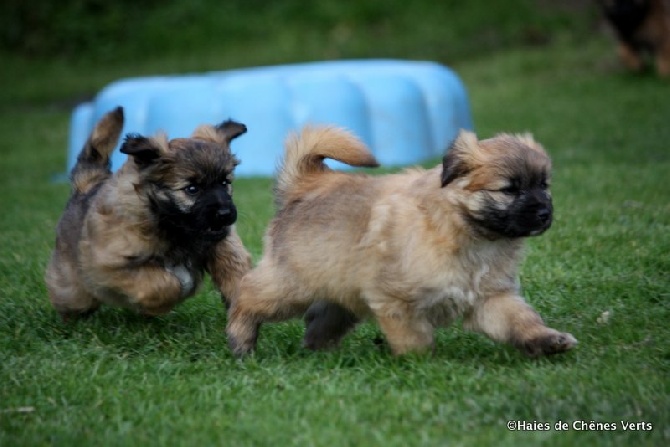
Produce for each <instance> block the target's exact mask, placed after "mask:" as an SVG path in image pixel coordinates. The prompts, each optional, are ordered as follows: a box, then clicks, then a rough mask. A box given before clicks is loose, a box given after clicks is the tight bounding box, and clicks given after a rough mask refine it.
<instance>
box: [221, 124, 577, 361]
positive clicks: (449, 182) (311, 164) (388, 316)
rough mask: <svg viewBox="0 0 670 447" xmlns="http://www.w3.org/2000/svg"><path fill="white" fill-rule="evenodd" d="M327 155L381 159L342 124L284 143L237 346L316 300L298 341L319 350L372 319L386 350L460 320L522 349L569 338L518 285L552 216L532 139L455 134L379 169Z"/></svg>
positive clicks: (545, 166)
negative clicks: (529, 243) (445, 144)
mask: <svg viewBox="0 0 670 447" xmlns="http://www.w3.org/2000/svg"><path fill="white" fill-rule="evenodd" d="M324 158H332V159H335V160H338V161H341V162H344V163H347V164H349V165H352V166H376V165H377V162H376V160H375V158H374V157H373V155H372V154H371V153H370V152H369V151H368V150H367V148H366V147H365V145H364V144H363V143H361V142H360V141H359V140H358V139H357V138H355V137H354V136H353V135H351V134H349V133H348V132H346V131H343V130H340V129H336V128H331V127H324V128H306V129H305V130H303V132H302V134H301V135H299V136H296V135H294V136H292V137H291V138H290V139H289V140H288V142H287V145H286V153H285V158H284V161H283V164H282V165H281V167H280V169H279V173H278V180H277V185H276V191H275V195H276V200H277V206H278V211H277V213H276V216H275V217H274V219H273V220H272V221H271V223H270V225H269V227H268V230H267V233H266V236H265V245H264V254H263V258H262V259H261V261H260V263H259V264H258V266H257V267H256V268H255V269H254V270H252V271H251V272H249V273H248V274H247V275H246V276H245V277H244V278H243V279H242V283H241V286H240V294H239V296H238V297H237V299H235V300H233V302H232V305H231V308H230V312H229V318H228V325H227V334H228V339H229V344H230V347H231V349H232V351H233V352H234V353H235V354H237V355H242V354H246V353H248V352H249V351H251V350H252V349H253V348H254V347H255V345H256V341H257V336H258V331H259V327H260V325H261V324H262V323H264V322H270V321H281V320H285V319H288V318H292V317H296V316H300V315H303V314H304V313H305V311H306V310H307V309H308V308H309V307H310V305H312V304H313V303H315V302H317V300H319V301H318V302H317V304H315V305H314V307H312V308H311V309H310V310H309V312H308V329H307V338H306V344H307V345H308V346H311V347H316V348H319V347H325V346H328V345H330V344H333V343H337V341H339V339H340V338H341V337H342V336H343V335H344V334H345V333H346V332H347V331H348V330H349V329H351V327H352V326H353V325H354V324H355V322H356V321H357V319H360V318H365V317H369V316H372V317H374V318H375V319H376V320H377V322H378V323H379V325H380V327H381V329H382V331H383V333H384V335H385V337H386V339H387V341H388V343H389V345H390V347H391V349H392V351H393V352H394V353H395V354H404V353H407V352H413V351H424V350H429V349H431V347H432V345H433V332H434V329H435V328H436V327H440V326H447V325H449V324H450V323H451V322H453V321H454V320H455V319H456V318H459V317H462V318H463V320H464V325H465V327H466V328H469V329H472V330H475V331H479V332H482V333H484V334H486V335H488V336H489V337H491V338H492V339H494V340H496V341H500V342H505V343H510V344H512V345H514V346H516V347H517V348H519V349H520V350H521V351H523V352H525V353H526V354H528V355H530V356H538V355H543V354H555V353H560V352H564V351H567V350H569V349H571V348H572V347H573V346H575V344H576V343H577V341H576V340H575V338H574V337H573V336H572V335H570V334H568V333H564V332H559V331H557V330H554V329H551V328H549V327H547V326H546V325H545V324H544V322H543V321H542V318H540V316H539V315H538V314H537V313H536V312H535V311H534V310H533V309H532V308H531V307H530V306H529V305H528V304H527V303H526V302H525V301H524V299H523V298H522V297H521V295H520V292H519V283H518V269H519V262H520V259H521V255H522V247H523V242H524V239H525V238H526V237H529V236H536V235H540V234H542V233H543V232H544V231H546V230H547V229H548V228H549V227H550V225H551V222H552V202H551V196H550V193H549V180H550V175H551V163H550V160H549V158H548V156H547V154H546V153H545V151H544V149H543V148H542V147H541V146H540V145H539V144H538V143H536V142H535V141H534V140H533V139H532V137H531V136H529V135H521V136H515V135H506V134H503V135H498V136H496V137H495V138H492V139H488V140H482V141H478V139H477V137H476V136H475V135H474V134H473V133H470V132H465V131H463V132H461V134H460V135H459V136H458V138H457V139H456V141H455V142H454V144H453V146H452V148H451V149H450V150H449V151H448V153H447V154H446V156H445V157H444V160H443V163H442V165H441V166H437V167H435V168H433V169H430V170H423V169H412V170H408V171H405V172H402V173H399V174H392V175H384V176H368V175H363V174H348V173H343V172H338V171H332V170H330V169H328V168H327V167H326V166H325V165H324V164H323V159H324Z"/></svg>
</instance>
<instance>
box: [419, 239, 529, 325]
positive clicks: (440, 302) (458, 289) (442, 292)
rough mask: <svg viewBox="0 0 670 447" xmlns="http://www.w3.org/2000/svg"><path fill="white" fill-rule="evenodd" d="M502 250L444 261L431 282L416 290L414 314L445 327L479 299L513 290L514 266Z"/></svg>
mask: <svg viewBox="0 0 670 447" xmlns="http://www.w3.org/2000/svg"><path fill="white" fill-rule="evenodd" d="M505 248H506V247H496V246H490V247H485V248H482V249H480V250H479V251H477V252H476V253H468V254H461V256H457V257H455V258H452V259H445V262H444V264H443V265H442V268H441V269H440V268H439V266H438V269H439V271H438V269H436V271H435V272H434V274H433V277H432V280H431V279H427V280H426V282H425V283H424V285H423V286H421V287H419V288H418V290H417V291H416V295H415V299H416V301H415V309H416V311H417V312H418V313H421V314H423V315H424V316H425V317H426V318H427V319H428V320H429V321H430V322H431V323H432V324H433V325H435V326H446V325H448V324H450V323H451V322H452V321H453V320H454V319H456V318H458V317H461V316H463V315H466V314H467V313H468V312H469V311H470V310H471V309H472V308H473V307H474V306H475V305H476V304H477V302H478V301H479V300H481V299H483V298H485V297H487V296H491V295H494V294H496V293H506V292H509V291H516V290H517V289H518V281H517V277H516V268H515V266H516V263H515V262H513V263H510V261H511V259H509V258H510V255H511V254H512V253H510V252H508V250H506V249H505ZM465 251H467V250H465Z"/></svg>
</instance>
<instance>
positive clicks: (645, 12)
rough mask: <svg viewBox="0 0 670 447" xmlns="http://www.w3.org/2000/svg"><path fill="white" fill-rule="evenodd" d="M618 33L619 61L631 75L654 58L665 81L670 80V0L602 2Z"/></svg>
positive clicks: (610, 22) (617, 0)
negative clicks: (631, 72)
mask: <svg viewBox="0 0 670 447" xmlns="http://www.w3.org/2000/svg"><path fill="white" fill-rule="evenodd" d="M598 2H599V3H600V7H601V9H602V11H603V14H604V15H605V18H606V19H607V21H608V22H609V24H610V25H611V26H612V28H613V29H614V31H615V32H616V37H617V40H618V43H619V45H618V52H619V57H620V59H621V61H622V62H623V64H624V65H625V66H626V68H628V69H629V70H631V71H636V72H639V71H642V70H643V69H644V68H645V67H646V66H647V65H648V62H650V61H648V60H647V59H648V58H650V59H652V60H653V62H654V63H655V65H656V71H657V72H658V74H659V75H660V76H661V77H666V78H667V77H669V76H670V0H599V1H598Z"/></svg>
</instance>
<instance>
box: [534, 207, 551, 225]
mask: <svg viewBox="0 0 670 447" xmlns="http://www.w3.org/2000/svg"><path fill="white" fill-rule="evenodd" d="M550 217H551V210H550V209H549V208H541V209H540V210H539V211H538V212H537V218H538V219H539V220H540V221H541V222H542V223H544V222H546V221H548V220H549V218H550Z"/></svg>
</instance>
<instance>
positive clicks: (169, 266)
mask: <svg viewBox="0 0 670 447" xmlns="http://www.w3.org/2000/svg"><path fill="white" fill-rule="evenodd" d="M123 122H124V118H123V109H122V108H120V107H119V108H116V109H115V110H113V111H111V112H109V113H107V114H106V115H105V116H103V117H102V118H101V119H100V121H99V122H98V123H97V124H96V126H95V128H94V129H93V131H92V133H91V135H90V137H89V138H88V141H87V142H86V143H85V145H84V148H83V149H82V151H81V153H80V154H79V157H78V159H77V163H76V165H75V166H74V168H73V170H72V172H71V182H72V193H71V196H70V199H69V201H68V203H67V206H66V208H65V212H64V213H63V215H62V217H61V219H60V221H59V223H58V228H57V230H56V246H55V249H54V251H53V254H52V257H51V260H50V262H49V265H48V267H47V270H46V284H47V288H48V291H49V298H50V300H51V303H52V304H53V306H54V308H55V309H56V311H57V312H58V313H59V314H60V315H61V317H62V318H63V320H69V319H72V318H74V317H77V316H81V315H85V314H89V313H91V312H93V311H95V310H96V309H97V308H98V307H99V306H100V305H101V304H108V305H112V306H121V307H126V308H130V309H133V310H136V311H138V312H140V313H142V314H144V315H149V316H154V315H161V314H165V313H167V312H169V311H170V310H171V309H172V308H173V307H174V306H175V305H177V304H178V303H180V302H181V301H183V300H184V299H186V298H188V297H190V296H192V295H193V294H194V293H195V291H196V289H197V287H198V285H199V284H200V283H201V281H202V278H203V275H204V273H205V272H209V273H210V274H211V277H212V279H213V282H214V283H215V284H216V285H217V286H218V288H219V289H220V291H221V293H222V297H223V298H225V299H227V300H230V299H233V298H234V297H235V296H236V295H237V293H238V285H239V282H240V279H241V278H242V276H243V275H244V274H245V273H246V272H247V271H248V270H249V269H250V268H251V258H250V256H249V254H248V252H247V251H246V249H245V248H244V246H243V244H242V241H241V240H240V238H239V237H238V235H237V233H236V232H235V227H234V225H233V224H234V223H235V220H236V218H237V210H236V208H235V205H234V203H233V200H232V186H231V182H232V180H233V170H234V168H235V166H236V165H237V164H238V163H239V162H238V160H237V159H236V158H235V156H234V155H233V154H232V153H231V152H230V146H229V145H230V142H231V140H233V139H234V138H236V137H238V136H240V135H242V134H243V133H245V132H246V127H245V126H244V125H243V124H240V123H236V122H234V121H230V120H229V121H225V122H223V123H221V124H219V125H218V126H215V127H214V126H200V127H199V128H198V129H196V130H195V132H194V133H193V135H192V137H191V138H177V139H173V140H170V141H168V139H167V137H166V136H165V135H158V136H156V137H153V138H147V137H143V136H141V135H132V134H131V135H128V136H127V137H126V138H125V141H124V143H123V145H122V147H121V152H123V153H125V154H128V155H129V157H128V160H127V161H126V162H125V163H124V165H123V166H122V167H121V168H120V169H119V170H118V171H117V172H116V173H115V174H112V172H111V171H110V154H111V153H112V151H113V150H114V147H115V146H116V144H117V142H118V140H119V137H120V134H121V130H122V128H123Z"/></svg>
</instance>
